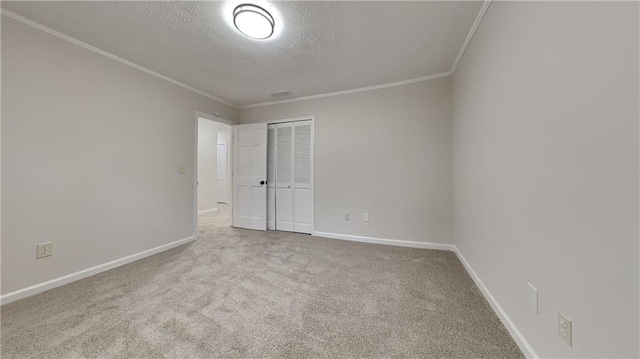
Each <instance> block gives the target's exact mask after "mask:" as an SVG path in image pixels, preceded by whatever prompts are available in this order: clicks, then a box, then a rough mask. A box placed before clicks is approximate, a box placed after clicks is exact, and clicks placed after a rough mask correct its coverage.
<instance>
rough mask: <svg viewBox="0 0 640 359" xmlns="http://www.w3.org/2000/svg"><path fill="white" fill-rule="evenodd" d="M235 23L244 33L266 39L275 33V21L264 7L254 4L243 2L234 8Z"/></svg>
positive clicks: (251, 36)
mask: <svg viewBox="0 0 640 359" xmlns="http://www.w3.org/2000/svg"><path fill="white" fill-rule="evenodd" d="M233 24H234V25H235V27H236V29H238V31H240V32H241V33H242V34H243V35H245V36H247V37H250V38H252V39H257V40H264V39H268V38H269V37H271V35H273V30H274V28H275V21H274V20H273V16H271V14H270V13H269V12H268V11H267V10H265V9H264V8H262V7H260V6H258V5H253V4H242V5H238V6H236V8H235V9H233Z"/></svg>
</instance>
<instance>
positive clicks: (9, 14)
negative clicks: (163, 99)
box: [1, 9, 238, 108]
mask: <svg viewBox="0 0 640 359" xmlns="http://www.w3.org/2000/svg"><path fill="white" fill-rule="evenodd" d="M1 12H2V15H5V16H7V17H10V18H12V19H14V20H16V21H19V22H21V23H23V24H25V25H29V26H31V27H34V28H36V29H38V30H41V31H44V32H46V33H48V34H50V35H53V36H56V37H58V38H61V39H63V40H66V41H69V42H70V43H72V44H75V45H78V46H80V47H83V48H85V49H87V50H89V51H93V52H95V53H97V54H100V55H102V56H105V57H108V58H110V59H112V60H115V61H117V62H120V63H122V64H125V65H127V66H129V67H133V68H134V69H136V70H140V71H142V72H146V73H148V74H149V75H152V76H155V77H157V78H159V79H162V80H165V81H168V82H171V83H172V84H174V85H178V86H180V87H182V88H185V89H187V90H189V91H193V92H195V93H197V94H200V95H202V96H206V97H208V98H210V99H212V100H216V101H218V102H221V103H223V104H225V105H228V106H231V107H233V108H238V106H237V105H234V104H232V103H231V102H229V101H226V100H223V99H221V98H219V97H216V96H213V95H211V94H209V93H206V92H204V91H201V90H198V89H196V88H194V87H191V86H189V85H187V84H185V83H182V82H180V81H178V80H175V79H172V78H171V77H168V76H165V75H163V74H160V73H158V72H155V71H153V70H150V69H148V68H146V67H144V66H140V65H138V64H136V63H133V62H131V61H128V60H125V59H123V58H122V57H119V56H116V55H114V54H112V53H110V52H107V51H104V50H101V49H99V48H97V47H95V46H91V45H89V44H87V43H86V42H82V41H80V40H78V39H76V38H74V37H71V36H68V35H65V34H63V33H61V32H58V31H56V30H53V29H51V28H49V27H46V26H44V25H42V24H39V23H37V22H35V21H32V20H29V19H27V18H25V17H22V16H20V15H18V14H15V13H12V12H11V11H8V10H5V9H1Z"/></svg>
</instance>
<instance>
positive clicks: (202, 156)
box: [196, 113, 233, 230]
mask: <svg viewBox="0 0 640 359" xmlns="http://www.w3.org/2000/svg"><path fill="white" fill-rule="evenodd" d="M196 121H197V122H196V123H197V124H196V131H197V148H196V163H197V171H196V209H197V215H196V230H199V229H202V228H201V227H203V225H204V226H206V227H207V228H209V227H213V228H215V227H230V226H231V213H232V208H231V206H232V193H231V192H232V191H231V151H230V150H229V149H230V148H232V142H233V126H232V125H231V122H229V121H227V120H224V119H221V118H219V117H215V116H211V115H207V114H203V113H197V115H196ZM198 226H200V227H198Z"/></svg>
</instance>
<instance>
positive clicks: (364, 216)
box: [362, 213, 369, 222]
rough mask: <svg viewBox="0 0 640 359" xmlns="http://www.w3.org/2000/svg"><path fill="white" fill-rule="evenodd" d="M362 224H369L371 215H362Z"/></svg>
mask: <svg viewBox="0 0 640 359" xmlns="http://www.w3.org/2000/svg"><path fill="white" fill-rule="evenodd" d="M362 222H369V213H363V214H362Z"/></svg>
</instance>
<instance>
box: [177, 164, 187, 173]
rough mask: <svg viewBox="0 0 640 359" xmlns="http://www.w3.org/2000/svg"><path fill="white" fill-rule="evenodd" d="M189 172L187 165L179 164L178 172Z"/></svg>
mask: <svg viewBox="0 0 640 359" xmlns="http://www.w3.org/2000/svg"><path fill="white" fill-rule="evenodd" d="M186 172H187V170H186V166H185V165H178V173H179V174H181V175H183V174H185V173H186Z"/></svg>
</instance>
